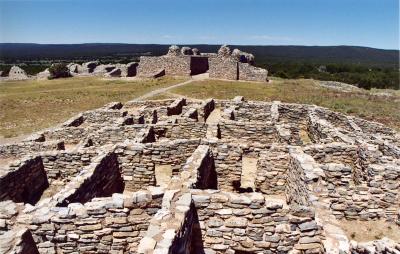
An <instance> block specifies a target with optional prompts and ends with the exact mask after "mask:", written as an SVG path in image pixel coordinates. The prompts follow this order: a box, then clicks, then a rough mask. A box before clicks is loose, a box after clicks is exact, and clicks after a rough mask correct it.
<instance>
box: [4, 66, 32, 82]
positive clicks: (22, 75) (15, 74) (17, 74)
mask: <svg viewBox="0 0 400 254" xmlns="http://www.w3.org/2000/svg"><path fill="white" fill-rule="evenodd" d="M8 79H11V80H24V79H28V75H27V74H26V72H25V71H24V70H23V69H21V68H20V67H18V66H15V65H14V66H12V67H11V69H10V71H9V73H8Z"/></svg>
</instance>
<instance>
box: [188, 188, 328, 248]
mask: <svg viewBox="0 0 400 254" xmlns="http://www.w3.org/2000/svg"><path fill="white" fill-rule="evenodd" d="M192 195H193V200H194V203H195V206H196V209H197V212H198V217H199V221H200V226H201V232H202V239H201V240H200V239H198V240H197V241H202V242H203V245H204V250H205V251H209V252H210V253H236V252H235V251H244V252H245V253H246V252H251V253H258V252H263V251H269V252H270V253H288V252H289V251H291V250H292V249H297V250H299V251H306V250H307V249H308V251H309V252H310V251H311V250H313V251H315V252H313V253H320V252H322V246H321V237H320V229H319V227H318V226H317V224H316V223H315V221H314V220H313V218H312V217H307V216H304V215H303V216H299V215H298V216H294V215H292V214H290V211H289V208H288V207H287V206H285V201H283V200H279V199H269V198H268V197H264V196H263V195H261V194H260V193H251V194H242V195H238V194H233V193H226V192H218V191H217V192H210V191H202V192H201V191H198V190H193V191H192ZM206 253H207V252H206ZM307 253H308V252H307Z"/></svg>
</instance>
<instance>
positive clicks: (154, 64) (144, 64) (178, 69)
mask: <svg viewBox="0 0 400 254" xmlns="http://www.w3.org/2000/svg"><path fill="white" fill-rule="evenodd" d="M190 59H191V56H141V57H140V63H139V67H138V76H146V74H151V73H155V72H156V71H159V70H161V69H165V75H177V76H189V75H190V73H191V70H190V66H191V64H190V62H191V60H190Z"/></svg>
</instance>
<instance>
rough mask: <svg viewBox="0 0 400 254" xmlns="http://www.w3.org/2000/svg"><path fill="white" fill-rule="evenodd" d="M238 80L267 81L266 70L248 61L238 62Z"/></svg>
mask: <svg viewBox="0 0 400 254" xmlns="http://www.w3.org/2000/svg"><path fill="white" fill-rule="evenodd" d="M238 68H239V75H238V79H239V80H250V81H259V82H266V81H268V71H267V70H266V69H262V68H258V67H255V66H253V65H250V64H248V63H240V62H239V63H238Z"/></svg>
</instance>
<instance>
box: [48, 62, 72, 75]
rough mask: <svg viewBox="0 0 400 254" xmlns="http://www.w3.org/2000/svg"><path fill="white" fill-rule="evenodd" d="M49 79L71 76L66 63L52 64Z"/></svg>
mask: <svg viewBox="0 0 400 254" xmlns="http://www.w3.org/2000/svg"><path fill="white" fill-rule="evenodd" d="M49 72H50V77H49V79H55V78H67V77H70V76H71V74H70V73H69V69H68V67H67V65H66V64H65V63H56V64H52V65H51V66H50V68H49Z"/></svg>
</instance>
